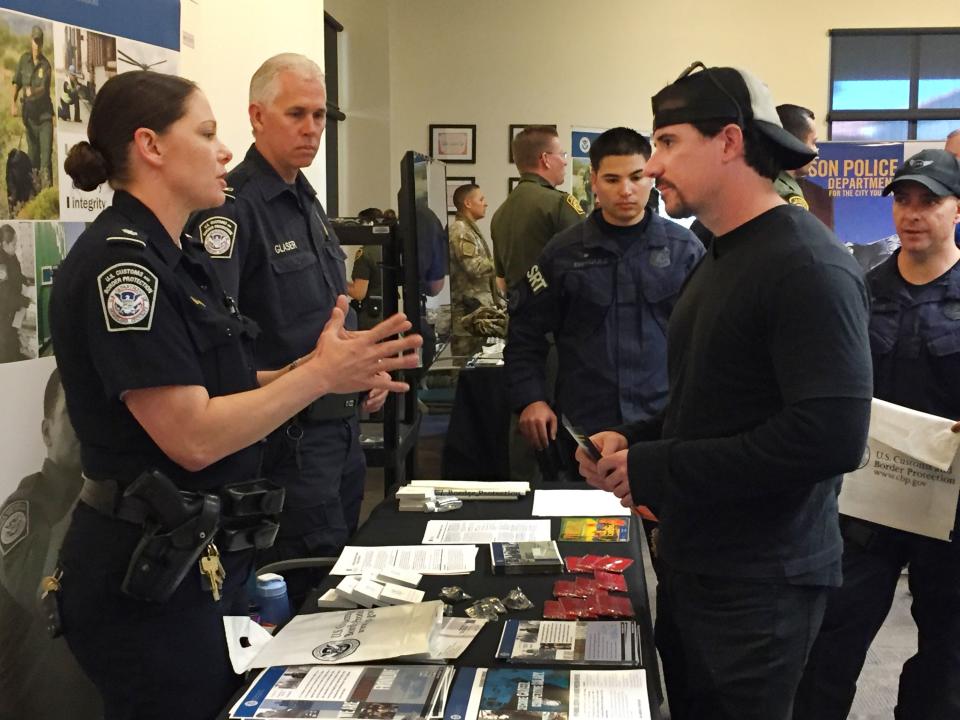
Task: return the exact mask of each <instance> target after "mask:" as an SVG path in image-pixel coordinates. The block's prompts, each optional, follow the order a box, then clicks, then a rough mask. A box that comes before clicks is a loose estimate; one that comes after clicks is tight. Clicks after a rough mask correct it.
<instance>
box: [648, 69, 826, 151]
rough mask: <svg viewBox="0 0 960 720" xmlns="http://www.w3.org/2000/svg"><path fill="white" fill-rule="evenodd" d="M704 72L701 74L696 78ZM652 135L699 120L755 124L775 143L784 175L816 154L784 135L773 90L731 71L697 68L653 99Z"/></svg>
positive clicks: (787, 134) (752, 78)
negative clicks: (671, 126)
mask: <svg viewBox="0 0 960 720" xmlns="http://www.w3.org/2000/svg"><path fill="white" fill-rule="evenodd" d="M697 69H701V70H702V72H694V71H695V70H697ZM652 103H653V129H654V130H657V129H658V128H662V127H666V126H667V125H680V124H683V123H691V122H699V121H701V120H730V121H731V122H735V123H737V124H738V125H740V126H741V127H743V126H744V123H747V122H752V123H753V124H754V126H755V127H756V128H757V129H758V130H759V131H760V132H761V133H763V134H764V135H765V136H766V137H767V138H768V139H769V140H771V141H772V144H773V148H774V152H775V153H776V156H777V159H778V160H779V161H780V164H781V166H782V167H783V169H784V170H793V169H794V168H799V167H803V166H804V165H806V164H807V163H808V162H810V161H811V160H813V159H814V158H815V157H816V156H817V153H816V151H815V150H811V149H810V148H809V147H807V146H806V145H804V144H803V143H802V142H800V140H798V139H797V138H796V137H794V136H793V135H791V134H790V133H789V132H787V131H786V130H784V129H783V125H781V123H780V117H779V115H777V107H776V104H775V103H774V102H773V97H772V96H771V95H770V90H769V89H768V88H767V86H766V85H765V84H764V83H763V81H762V80H760V79H759V78H758V77H757V76H755V75H753V74H752V73H750V72H748V71H746V70H740V69H739V68H732V67H710V68H708V67H707V66H706V65H704V64H703V63H702V62H699V61H698V62H695V63H693V64H691V65H690V67H688V68H687V69H686V70H685V71H684V72H683V74H682V75H680V77H679V78H678V79H677V80H676V82H674V83H672V84H670V85H667V86H666V87H665V88H663V90H661V91H660V92H658V93H657V94H656V95H654V96H653V98H652Z"/></svg>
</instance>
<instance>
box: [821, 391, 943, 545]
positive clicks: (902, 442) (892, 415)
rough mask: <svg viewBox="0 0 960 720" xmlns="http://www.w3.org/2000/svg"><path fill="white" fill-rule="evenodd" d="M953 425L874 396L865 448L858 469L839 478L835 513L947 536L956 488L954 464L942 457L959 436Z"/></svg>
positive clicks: (940, 537) (907, 529) (918, 532)
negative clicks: (840, 482)
mask: <svg viewBox="0 0 960 720" xmlns="http://www.w3.org/2000/svg"><path fill="white" fill-rule="evenodd" d="M952 424H953V420H949V419H946V418H937V417H935V416H932V415H926V414H924V413H918V412H917V411H915V410H910V409H908V408H902V407H899V406H897V405H893V404H892V403H887V402H883V401H881V400H876V399H874V401H873V406H872V411H871V416H870V432H869V436H868V438H867V447H866V448H865V450H864V455H863V460H862V463H861V466H860V468H858V469H857V470H855V471H854V472H851V473H848V474H847V475H845V476H844V478H843V489H842V490H841V492H840V499H839V504H840V512H841V513H843V514H844V515H849V516H851V517H856V518H860V519H862V520H868V521H870V522H875V523H878V524H880V525H886V526H887V527H892V528H896V529H898V530H904V531H906V532H912V533H916V534H918V535H925V536H927V537H932V538H937V539H939V540H950V535H951V532H952V531H953V526H954V521H955V519H956V511H957V497H958V491H960V473H958V467H957V466H958V463H957V462H955V461H954V462H953V463H952V465H950V464H949V463H946V462H945V461H946V459H947V457H948V456H949V457H951V458H952V457H953V456H954V455H955V454H956V441H957V440H958V439H960V437H958V436H957V435H956V434H955V433H951V432H950V426H951V425H952ZM935 465H936V467H935ZM944 467H945V468H946V469H943V468H944Z"/></svg>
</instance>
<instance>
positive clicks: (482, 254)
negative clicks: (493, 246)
mask: <svg viewBox="0 0 960 720" xmlns="http://www.w3.org/2000/svg"><path fill="white" fill-rule="evenodd" d="M453 204H454V205H455V206H456V208H457V215H456V217H455V218H454V220H453V222H451V223H450V227H449V228H448V230H447V232H448V234H449V236H450V305H451V308H450V311H451V315H452V319H453V331H452V336H453V337H452V339H451V342H450V348H451V350H452V352H453V355H454V356H455V357H470V356H471V355H474V354H475V353H478V352H480V350H481V349H482V348H483V340H484V338H486V337H491V336H496V337H502V336H503V335H504V334H505V331H506V313H505V311H504V309H503V303H502V301H501V299H500V292H499V290H497V288H496V284H495V278H494V273H493V258H492V257H491V256H490V249H489V248H488V247H487V242H486V240H484V239H483V233H482V232H480V228H479V227H477V220H480V219H482V218H483V216H484V215H486V214H487V199H486V198H485V197H484V196H483V191H482V190H481V189H480V187H479V186H478V185H475V184H473V183H467V184H466V185H461V186H460V187H458V188H457V189H456V190H454V191H453Z"/></svg>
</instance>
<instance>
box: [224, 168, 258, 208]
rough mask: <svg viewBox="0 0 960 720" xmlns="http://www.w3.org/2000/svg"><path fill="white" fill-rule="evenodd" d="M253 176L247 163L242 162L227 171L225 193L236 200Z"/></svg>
mask: <svg viewBox="0 0 960 720" xmlns="http://www.w3.org/2000/svg"><path fill="white" fill-rule="evenodd" d="M251 177H252V175H251V172H250V170H248V169H247V164H246V163H240V165H238V166H237V167H235V168H234V169H233V170H231V171H230V172H228V173H227V187H225V188H224V189H223V194H224V195H226V196H227V197H228V198H229V199H231V200H236V199H237V195H239V194H240V190H241V189H242V188H243V186H244V185H246V184H247V181H248V180H250V178H251Z"/></svg>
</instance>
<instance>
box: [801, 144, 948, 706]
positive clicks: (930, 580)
mask: <svg viewBox="0 0 960 720" xmlns="http://www.w3.org/2000/svg"><path fill="white" fill-rule="evenodd" d="M891 192H892V193H893V223H894V225H895V226H896V228H897V234H898V235H899V236H900V243H901V246H900V248H899V249H897V250H896V251H895V252H894V253H893V255H892V256H891V257H889V258H888V259H887V260H885V261H884V262H883V263H882V264H881V265H879V266H877V267H876V268H874V269H873V270H872V271H871V272H870V274H869V275H868V276H867V285H868V287H869V290H870V297H871V300H872V303H871V317H870V349H871V353H872V355H873V372H874V394H875V395H876V397H878V398H880V399H882V400H887V401H889V402H892V403H896V404H897V405H902V406H904V407H909V408H913V409H914V410H920V411H921V412H925V413H929V414H931V415H938V416H940V417H947V418H953V419H957V418H960V248H958V247H957V244H956V243H955V242H954V239H953V233H954V228H955V227H956V226H957V223H958V222H960V160H958V159H957V158H956V157H954V156H953V155H951V154H950V153H949V152H946V151H945V150H924V151H922V152H920V153H918V154H917V155H914V156H913V157H912V158H910V159H909V160H907V162H906V163H904V164H903V166H902V167H901V168H900V169H899V170H898V171H897V174H896V175H894V176H893V181H892V182H891V183H890V184H889V185H887V187H886V188H885V189H884V191H883V194H884V195H887V194H888V193H891ZM958 430H960V423H957V424H956V425H954V431H955V432H956V431H958ZM840 529H841V532H842V533H843V538H844V550H843V587H842V588H841V589H840V590H838V591H835V592H834V593H833V594H831V596H830V601H829V603H828V604H827V612H826V615H825V617H824V620H823V626H822V628H821V629H820V635H819V636H818V637H817V640H816V642H815V643H814V646H813V650H812V651H811V653H810V660H809V662H808V664H807V668H806V670H805V671H804V675H803V681H802V682H801V683H800V689H799V691H798V693H797V700H796V706H795V708H794V717H795V718H796V720H843V719H844V718H846V717H847V713H849V711H850V706H851V704H852V703H853V698H854V695H855V694H856V690H857V677H858V676H859V675H860V670H861V669H862V668H863V663H864V660H865V659H866V656H867V650H868V649H869V647H870V643H871V642H873V638H874V636H876V634H877V631H878V630H879V629H880V626H881V625H882V624H883V621H884V619H885V618H886V616H887V613H888V612H889V610H890V606H891V604H892V602H893V596H894V591H895V590H896V588H897V581H898V580H899V578H900V573H901V572H902V570H903V568H904V567H909V569H910V592H911V594H912V595H913V607H912V608H911V612H912V614H913V617H914V619H915V620H916V622H917V632H918V635H919V643H918V650H917V653H916V655H914V656H913V657H912V658H910V659H909V660H907V662H906V663H904V666H903V671H902V673H901V674H900V692H899V694H898V697H897V707H896V710H895V711H894V717H896V718H898V719H900V720H948V719H950V720H953V719H955V718H960V547H958V545H957V542H956V538H957V537H958V536H957V531H958V530H960V515H958V516H957V518H956V520H955V525H954V530H953V537H954V539H955V542H949V541H944V540H937V539H934V538H929V537H924V536H922V535H916V534H914V533H909V532H905V531H903V530H896V529H894V528H890V527H885V526H882V525H877V524H875V523H870V522H866V521H864V520H859V519H857V518H852V517H847V516H841V518H840Z"/></svg>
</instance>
